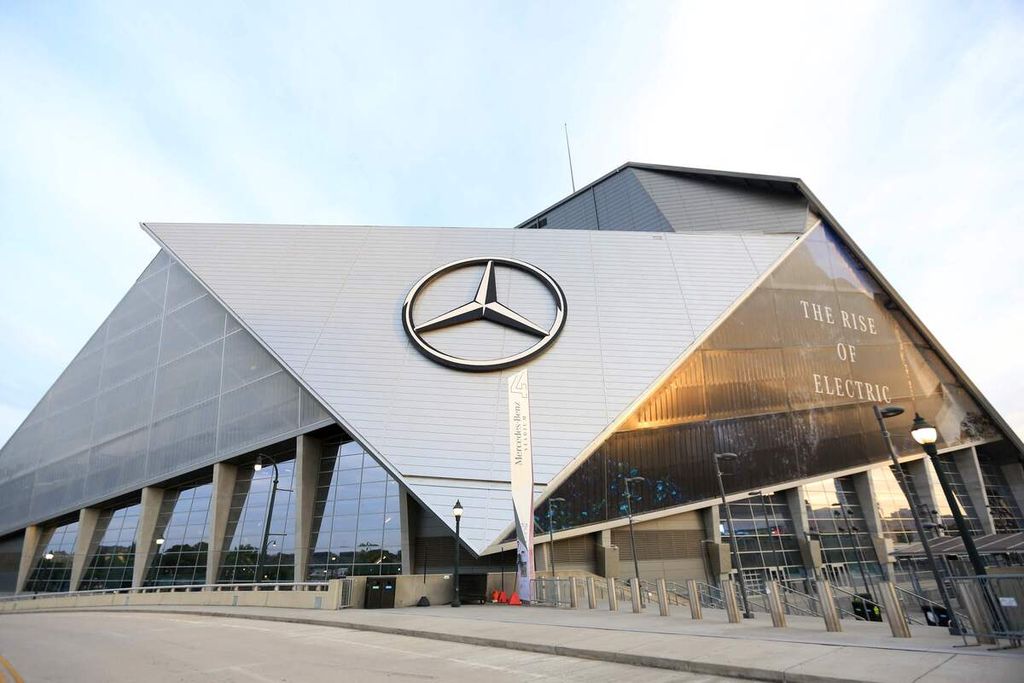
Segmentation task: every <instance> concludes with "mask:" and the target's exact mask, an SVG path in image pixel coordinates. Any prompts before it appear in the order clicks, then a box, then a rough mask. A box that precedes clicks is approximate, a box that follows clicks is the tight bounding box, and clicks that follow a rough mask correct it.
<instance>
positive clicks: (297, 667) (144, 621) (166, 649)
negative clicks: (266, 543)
mask: <svg viewBox="0 0 1024 683" xmlns="http://www.w3.org/2000/svg"><path fill="white" fill-rule="evenodd" d="M0 656H2V659H0V683H15V682H17V681H18V678H17V677H16V676H17V675H20V676H21V678H22V679H23V680H24V681H25V683H39V682H43V681H57V682H60V681H75V682H76V683H82V682H91V681H97V682H100V681H102V682H104V683H117V682H120V681H126V682H127V681H130V682H131V683H136V682H137V681H218V683H219V682H225V683H230V682H235V681H238V682H240V683H241V682H244V683H252V682H253V681H259V682H263V683H267V682H271V681H273V682H277V681H303V682H306V681H309V682H312V683H315V682H317V681H331V682H332V683H336V682H338V681H344V682H346V683H347V682H349V681H371V680H372V681H380V680H395V681H405V680H407V681H432V680H443V681H474V682H475V681H486V683H501V682H503V681H510V682H511V681H515V683H523V682H524V681H553V680H558V681H586V682H587V683H601V682H602V681H615V682H617V683H621V682H623V681H626V682H628V683H647V682H649V681H689V682H692V683H697V682H698V681H701V682H704V681H706V682H709V683H710V682H712V681H714V682H716V683H724V682H725V681H728V680H731V679H725V678H717V677H713V676H701V675H691V674H680V673H675V672H671V671H664V670H658V669H645V668H640V667H633V666H626V665H622V664H609V663H605V662H594V661H589V660H583V659H575V658H571V657H557V656H553V655H542V654H532V653H527V652H515V651H511V650H504V649H497V648H489V647H477V646H473V645H461V644H457V643H445V642H440V641H437V640H426V639H420V638H411V637H408V636H395V635H387V634H381V633H369V632H365V631H350V630H346V629H340V628H332V627H324V626H308V625H305V624H286V623H277V622H266V621H253V620H236V619H219V618H212V617H198V616H197V617H191V616H185V615H179V614H139V613H132V614H123V613H122V614H115V613H110V614H104V613H97V612H88V613H82V612H78V613H75V612H66V613H59V614H55V613H50V614H15V615H4V616H0ZM4 660H6V663H7V664H8V665H9V666H10V667H12V668H13V671H12V670H11V669H9V668H5V662H4ZM14 672H17V674H15V673H14Z"/></svg>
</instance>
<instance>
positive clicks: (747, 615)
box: [714, 453, 754, 619]
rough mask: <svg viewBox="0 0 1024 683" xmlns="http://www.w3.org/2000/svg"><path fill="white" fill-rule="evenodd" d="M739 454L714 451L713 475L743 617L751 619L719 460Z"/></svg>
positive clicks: (732, 458) (732, 457)
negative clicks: (740, 598)
mask: <svg viewBox="0 0 1024 683" xmlns="http://www.w3.org/2000/svg"><path fill="white" fill-rule="evenodd" d="M738 457H739V456H738V455H736V454H735V453H715V456H714V460H715V476H716V477H717V478H718V492H719V494H721V496H722V507H724V508H725V521H726V524H728V527H729V547H730V548H732V561H733V563H734V564H735V565H736V573H737V576H738V577H739V580H740V595H741V596H742V598H743V618H744V619H753V618H754V613H753V612H752V611H751V610H750V600H749V599H748V598H747V582H746V581H744V580H743V561H742V560H741V559H740V549H739V546H738V545H737V543H736V528H735V527H734V526H733V523H732V510H730V509H729V503H728V501H726V500H725V484H723V483H722V465H721V462H722V461H723V460H724V461H726V462H733V461H735V460H736V459H737V458H738Z"/></svg>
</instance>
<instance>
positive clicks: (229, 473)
mask: <svg viewBox="0 0 1024 683" xmlns="http://www.w3.org/2000/svg"><path fill="white" fill-rule="evenodd" d="M237 478H238V467H237V466H235V465H230V464H228V463H224V462H219V463H217V464H216V465H214V466H213V487H212V489H213V491H212V495H211V498H210V527H209V532H208V533H209V545H208V547H207V551H206V552H207V557H206V583H217V575H218V574H220V562H221V558H222V557H223V556H224V536H225V535H226V534H227V528H228V516H229V515H230V513H231V497H232V495H234V492H235V480H236V479H237Z"/></svg>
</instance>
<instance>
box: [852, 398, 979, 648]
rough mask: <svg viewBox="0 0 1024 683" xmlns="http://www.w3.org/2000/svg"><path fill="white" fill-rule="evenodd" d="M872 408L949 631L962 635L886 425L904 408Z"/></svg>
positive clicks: (876, 406) (875, 406)
mask: <svg viewBox="0 0 1024 683" xmlns="http://www.w3.org/2000/svg"><path fill="white" fill-rule="evenodd" d="M871 408H872V409H873V410H874V412H875V419H876V420H877V421H878V428H879V429H880V430H881V432H882V438H883V439H885V445H886V447H887V448H888V449H889V458H890V459H891V460H892V469H893V472H894V473H895V474H896V481H897V482H898V483H899V485H900V488H901V489H903V495H904V496H906V497H907V506H908V507H909V508H910V514H911V516H912V517H913V518H914V529H916V530H917V537H918V538H919V539H920V540H921V549H922V550H923V551H924V556H925V558H926V559H927V560H928V566H929V567H930V568H931V570H932V575H933V576H934V577H935V586H936V588H938V591H939V597H940V598H941V599H942V606H943V607H944V608H945V610H946V614H948V615H949V632H950V633H951V634H953V635H955V636H958V635H961V634H962V630H961V628H960V624H959V623H958V622H957V618H956V613H955V612H954V611H953V605H952V603H951V602H950V599H949V592H948V591H947V590H946V582H945V581H944V580H943V579H942V574H941V573H940V572H939V565H938V563H937V562H936V561H935V554H934V553H932V546H931V543H929V541H928V537H927V536H926V535H925V533H924V522H922V521H921V513H920V511H919V510H918V509H917V504H916V503H915V502H914V493H913V491H911V489H910V482H909V480H908V479H907V474H906V472H904V471H903V465H901V464H900V461H899V458H897V457H896V449H895V447H893V445H892V435H891V434H889V429H888V428H887V427H886V426H885V421H886V420H887V419H889V418H891V417H897V416H898V415H902V414H903V408H901V407H899V406H886V407H884V408H879V407H878V404H877V403H875V404H873V405H872V406H871ZM933 429H934V428H933Z"/></svg>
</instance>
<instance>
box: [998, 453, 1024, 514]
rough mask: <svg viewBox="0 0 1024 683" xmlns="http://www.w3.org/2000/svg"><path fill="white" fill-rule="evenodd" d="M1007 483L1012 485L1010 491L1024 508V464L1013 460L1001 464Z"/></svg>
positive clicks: (1020, 506)
mask: <svg viewBox="0 0 1024 683" xmlns="http://www.w3.org/2000/svg"><path fill="white" fill-rule="evenodd" d="M1001 469H1002V470H1003V476H1004V477H1006V483H1007V484H1009V486H1010V493H1012V494H1013V500H1014V502H1016V503H1017V507H1019V508H1021V509H1024V465H1021V464H1020V463H1019V462H1011V463H1007V464H1005V465H1002V466H1001Z"/></svg>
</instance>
